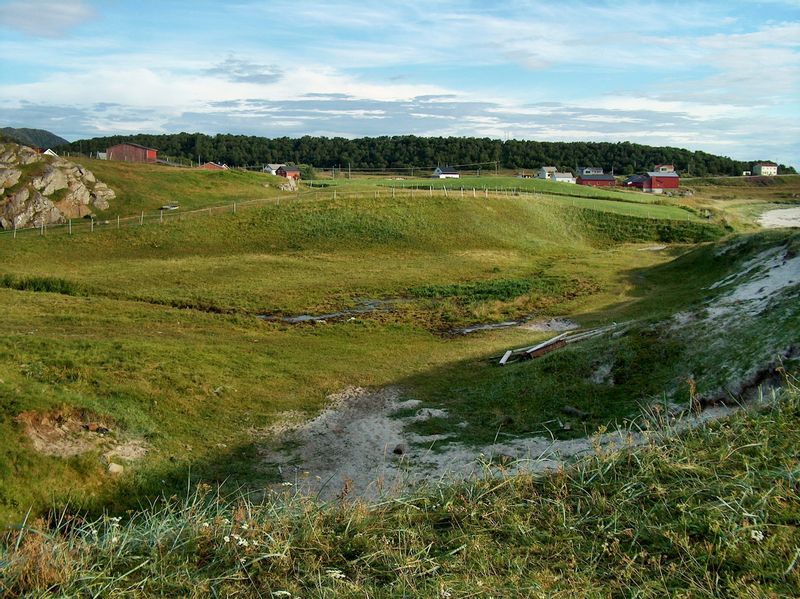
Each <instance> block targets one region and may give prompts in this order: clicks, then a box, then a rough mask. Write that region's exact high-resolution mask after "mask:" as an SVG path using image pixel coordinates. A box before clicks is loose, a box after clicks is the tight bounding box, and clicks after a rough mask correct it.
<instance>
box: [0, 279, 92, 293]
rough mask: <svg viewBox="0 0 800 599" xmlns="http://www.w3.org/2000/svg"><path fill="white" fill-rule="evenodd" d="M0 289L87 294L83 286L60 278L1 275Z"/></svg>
mask: <svg viewBox="0 0 800 599" xmlns="http://www.w3.org/2000/svg"><path fill="white" fill-rule="evenodd" d="M0 287H5V288H6V289H15V290H17V291H33V292H38V293H60V294H61V295H84V294H85V293H86V291H85V289H83V287H82V286H81V285H79V284H77V283H73V282H72V281H67V280H66V279H61V278H58V277H36V276H32V277H24V276H14V275H9V274H5V275H0Z"/></svg>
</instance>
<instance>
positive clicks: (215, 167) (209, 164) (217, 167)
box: [197, 162, 228, 171]
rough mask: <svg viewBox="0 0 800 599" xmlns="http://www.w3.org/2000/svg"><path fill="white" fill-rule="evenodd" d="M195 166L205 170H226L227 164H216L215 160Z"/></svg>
mask: <svg viewBox="0 0 800 599" xmlns="http://www.w3.org/2000/svg"><path fill="white" fill-rule="evenodd" d="M197 168H201V169H203V170H207V171H227V170H228V165H227V164H217V163H216V162H206V163H205V164H201V165H200V166H198V167H197Z"/></svg>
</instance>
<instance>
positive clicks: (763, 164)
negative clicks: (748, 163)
mask: <svg viewBox="0 0 800 599" xmlns="http://www.w3.org/2000/svg"><path fill="white" fill-rule="evenodd" d="M757 166H778V165H777V164H775V163H774V162H757V163H756V164H754V165H753V168H755V167H757Z"/></svg>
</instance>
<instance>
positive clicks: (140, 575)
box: [0, 387, 800, 597]
mask: <svg viewBox="0 0 800 599" xmlns="http://www.w3.org/2000/svg"><path fill="white" fill-rule="evenodd" d="M799 399H800V398H799V397H798V391H797V388H796V387H795V388H794V389H791V390H789V391H788V394H787V396H786V397H784V398H783V402H782V403H780V404H778V405H775V406H773V407H771V408H768V409H765V410H763V411H762V412H761V413H751V414H747V413H740V414H738V415H735V416H733V417H732V418H730V419H726V420H723V421H719V422H716V423H712V424H708V425H706V426H704V427H702V428H700V429H696V430H693V431H690V432H689V433H686V434H684V435H683V437H682V438H680V439H678V440H675V439H667V440H663V439H662V440H659V438H658V437H654V438H653V439H652V441H651V443H650V445H649V446H647V447H644V448H640V449H634V450H631V451H620V452H613V453H606V454H602V455H599V456H596V457H592V458H590V459H588V460H586V461H585V462H583V463H581V464H579V465H578V466H577V467H573V468H570V469H567V470H565V471H561V472H558V473H555V474H551V475H548V476H544V477H542V478H540V479H534V478H531V477H528V476H514V477H510V478H502V477H501V478H495V479H488V480H486V481H480V482H474V483H471V484H469V485H465V486H461V485H456V486H444V487H440V488H438V489H435V490H433V491H432V492H430V493H419V494H416V495H414V496H410V497H405V498H403V499H401V500H398V501H389V502H386V503H384V504H382V505H379V506H376V507H373V508H364V507H363V506H360V505H356V506H351V505H348V504H345V505H330V506H327V507H320V506H317V505H315V504H313V502H311V501H309V500H302V499H293V500H292V499H290V500H287V501H281V500H280V499H278V500H277V501H272V502H270V503H267V504H265V505H251V504H249V503H247V502H246V501H236V500H235V499H230V500H222V501H217V500H216V499H217V498H216V497H215V496H214V495H213V494H210V495H204V493H207V491H201V492H199V493H198V494H197V495H194V496H190V497H187V498H185V499H178V498H174V499H173V500H171V501H169V502H167V505H165V506H164V507H162V508H160V509H158V510H156V509H148V510H145V511H144V512H141V513H137V514H136V515H135V517H134V518H133V519H132V520H131V521H130V522H127V521H126V522H122V523H121V524H118V523H117V522H116V521H114V520H113V519H101V520H99V521H96V522H77V523H71V522H69V521H67V522H64V523H62V524H61V525H60V526H59V527H58V529H57V530H56V532H52V531H46V532H44V534H37V532H36V531H37V530H41V529H42V523H34V524H33V526H32V527H31V528H30V529H29V530H25V531H24V532H22V533H16V532H15V533H12V534H11V535H10V536H9V537H8V538H7V539H6V541H5V543H4V544H3V545H0V563H2V562H3V561H4V560H5V561H7V563H8V564H9V566H8V567H7V568H6V570H5V574H4V575H3V574H0V591H2V590H3V588H4V587H5V590H6V591H7V592H8V593H10V594H12V595H30V596H42V597H49V596H62V595H72V594H82V593H87V592H88V593H100V594H113V596H118V597H127V596H131V597H133V596H135V597H142V596H147V597H149V596H167V595H170V596H177V595H180V596H187V597H205V596H210V595H213V596H233V595H235V596H240V597H267V596H273V597H279V596H284V597H292V596H315V597H365V596H366V597H408V596H414V597H423V596H424V597H435V596H438V597H465V596H493V597H511V596H514V597H518V596H526V597H527V596H531V597H553V596H559V597H609V596H637V597H665V596H692V597H755V596H758V597H764V596H769V597H790V596H797V595H798V591H800V567H798V566H799V565H800V564H798V557H799V554H798V547H800V495H798V472H800V471H799V470H798V464H799V462H798V454H797V447H798V445H799V444H800V409H798V401H799Z"/></svg>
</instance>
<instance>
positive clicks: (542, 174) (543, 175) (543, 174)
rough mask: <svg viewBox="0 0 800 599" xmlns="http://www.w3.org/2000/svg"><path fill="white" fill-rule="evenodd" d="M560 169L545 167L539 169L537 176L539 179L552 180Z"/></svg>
mask: <svg viewBox="0 0 800 599" xmlns="http://www.w3.org/2000/svg"><path fill="white" fill-rule="evenodd" d="M557 170H558V169H557V168H556V167H554V166H543V167H542V168H540V169H539V172H538V174H537V175H536V176H537V177H538V178H539V179H552V178H553V173H555V172H556V171H557Z"/></svg>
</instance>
